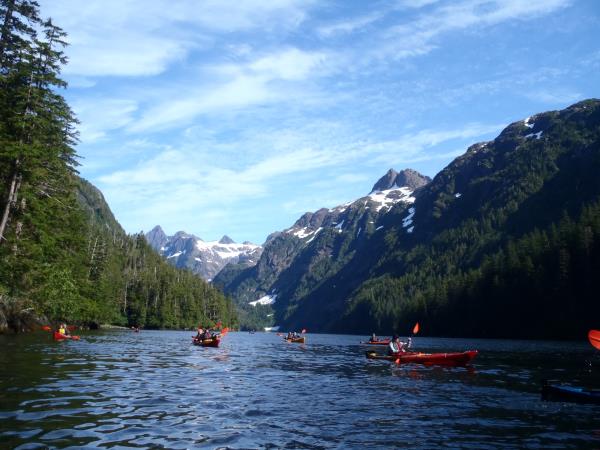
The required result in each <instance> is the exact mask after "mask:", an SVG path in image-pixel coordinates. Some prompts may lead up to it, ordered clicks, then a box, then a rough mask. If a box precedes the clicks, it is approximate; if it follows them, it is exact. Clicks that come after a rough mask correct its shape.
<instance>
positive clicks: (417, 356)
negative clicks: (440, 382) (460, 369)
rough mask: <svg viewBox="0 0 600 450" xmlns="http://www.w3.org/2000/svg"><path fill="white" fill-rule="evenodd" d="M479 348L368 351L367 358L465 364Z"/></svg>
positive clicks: (403, 362)
mask: <svg viewBox="0 0 600 450" xmlns="http://www.w3.org/2000/svg"><path fill="white" fill-rule="evenodd" d="M477 353H478V351H477V350H469V351H466V352H455V353H420V352H406V353H399V354H397V355H379V354H377V353H376V352H367V359H383V360H386V361H396V362H398V363H399V364H409V363H414V364H424V365H426V366H434V365H435V366H464V365H466V364H468V363H469V362H470V361H471V360H473V358H475V357H476V356H477Z"/></svg>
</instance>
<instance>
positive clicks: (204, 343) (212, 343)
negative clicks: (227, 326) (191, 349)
mask: <svg viewBox="0 0 600 450" xmlns="http://www.w3.org/2000/svg"><path fill="white" fill-rule="evenodd" d="M192 343H193V344H194V345H198V346H200V347H218V346H219V344H220V343H221V339H219V338H218V337H214V338H210V339H194V340H193V341H192Z"/></svg>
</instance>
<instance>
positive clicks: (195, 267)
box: [146, 225, 262, 281]
mask: <svg viewBox="0 0 600 450" xmlns="http://www.w3.org/2000/svg"><path fill="white" fill-rule="evenodd" d="M146 240H147V241H148V243H149V244H150V246H151V247H152V248H153V249H155V250H156V251H157V252H158V253H160V254H161V255H162V256H163V257H164V258H165V259H166V260H167V261H169V262H170V263H171V264H172V265H174V266H175V267H178V268H187V269H190V270H191V271H192V272H194V273H196V274H198V275H200V276H201V277H202V278H204V279H205V280H207V281H211V280H212V278H214V276H215V275H216V274H217V273H219V271H220V270H221V269H222V268H223V267H224V266H225V265H227V264H229V263H235V264H239V265H241V266H242V267H244V266H246V267H247V266H252V265H254V264H256V263H257V262H258V260H259V258H260V255H261V254H262V247H261V246H260V245H255V244H252V243H250V242H244V243H243V244H237V243H235V242H234V241H233V239H231V238H230V237H229V236H227V235H225V236H223V237H222V238H221V239H220V240H219V241H211V242H205V241H203V240H202V239H200V238H199V237H197V236H194V235H193V234H188V233H186V232H184V231H179V232H177V233H175V234H174V235H173V236H167V235H166V234H165V232H164V231H163V229H162V228H161V227H160V226H159V225H157V226H155V227H154V228H153V229H152V230H150V231H149V232H148V233H146Z"/></svg>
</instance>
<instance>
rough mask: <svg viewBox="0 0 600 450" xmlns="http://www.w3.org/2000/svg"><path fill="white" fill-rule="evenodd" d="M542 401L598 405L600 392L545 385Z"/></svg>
mask: <svg viewBox="0 0 600 450" xmlns="http://www.w3.org/2000/svg"><path fill="white" fill-rule="evenodd" d="M542 400H548V401H555V402H574V403H596V404H600V390H597V389H584V388H578V387H573V386H562V385H557V384H547V383H546V384H544V385H543V386H542Z"/></svg>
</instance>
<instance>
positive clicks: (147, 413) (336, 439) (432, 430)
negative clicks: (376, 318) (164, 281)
mask: <svg viewBox="0 0 600 450" xmlns="http://www.w3.org/2000/svg"><path fill="white" fill-rule="evenodd" d="M189 337H190V333H184V332H148V331H143V332H141V333H131V332H104V333H94V334H88V335H83V336H82V339H81V340H80V341H78V342H60V343H55V342H48V341H47V342H43V343H40V337H39V336H33V337H27V338H9V337H3V338H2V339H3V340H4V342H0V344H4V348H6V349H8V351H6V352H4V353H2V354H1V355H0V358H1V359H0V367H2V369H0V370H1V372H0V375H1V377H0V387H1V390H0V401H1V403H0V419H1V420H2V428H0V442H2V443H3V444H2V445H6V446H7V448H20V449H30V448H48V447H50V448H69V447H72V448H81V447H86V448H110V447H115V448H116V447H121V448H173V449H178V448H211V449H214V448H223V449H225V448H227V449H234V448H235V449H249V448H261V449H265V448H294V449H297V448H307V449H330V448H339V449H347V448H357V449H359V448H360V449H363V448H367V447H368V448H393V447H411V448H435V447H439V446H443V447H448V446H449V447H454V448H477V449H479V448H508V449H510V448H515V449H516V448H537V447H546V448H586V447H587V448H594V447H599V446H600V431H599V430H600V424H599V423H598V421H597V420H596V417H599V416H600V414H599V413H600V409H599V408H598V407H597V406H585V405H571V404H562V403H545V402H541V401H540V396H539V380H540V379H542V378H555V379H562V380H565V381H571V380H573V382H580V383H583V384H588V385H589V384H590V383H591V384H594V383H596V387H600V386H598V383H599V381H598V377H597V373H595V372H594V371H591V372H590V370H589V367H588V366H589V365H586V361H589V360H592V359H593V355H592V354H591V352H590V350H589V349H588V348H587V347H586V346H583V345H582V346H579V347H578V346H576V345H574V344H572V343H567V344H565V343H553V342H531V341H528V342H517V341H491V340H488V341H467V340H457V339H423V338H419V339H418V340H417V339H415V341H416V343H417V345H418V346H420V348H422V349H423V350H431V351H436V350H449V351H452V350H465V349H469V348H476V347H477V348H479V349H480V352H481V353H480V355H479V357H478V358H477V359H476V361H475V364H474V365H473V367H472V368H470V369H465V368H440V367H419V366H397V365H395V364H390V363H388V362H385V361H371V360H366V358H365V357H364V351H365V348H364V347H362V346H359V345H357V343H358V341H359V340H360V338H359V337H356V336H333V335H310V336H309V339H308V343H307V344H306V345H296V344H289V343H285V342H282V340H281V338H279V337H277V336H275V335H272V334H260V333H257V334H254V335H248V334H244V333H230V334H229V335H228V336H227V337H226V338H225V339H224V341H223V345H222V348H219V349H211V348H199V347H194V346H191V345H190V343H189V339H190V338H189Z"/></svg>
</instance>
